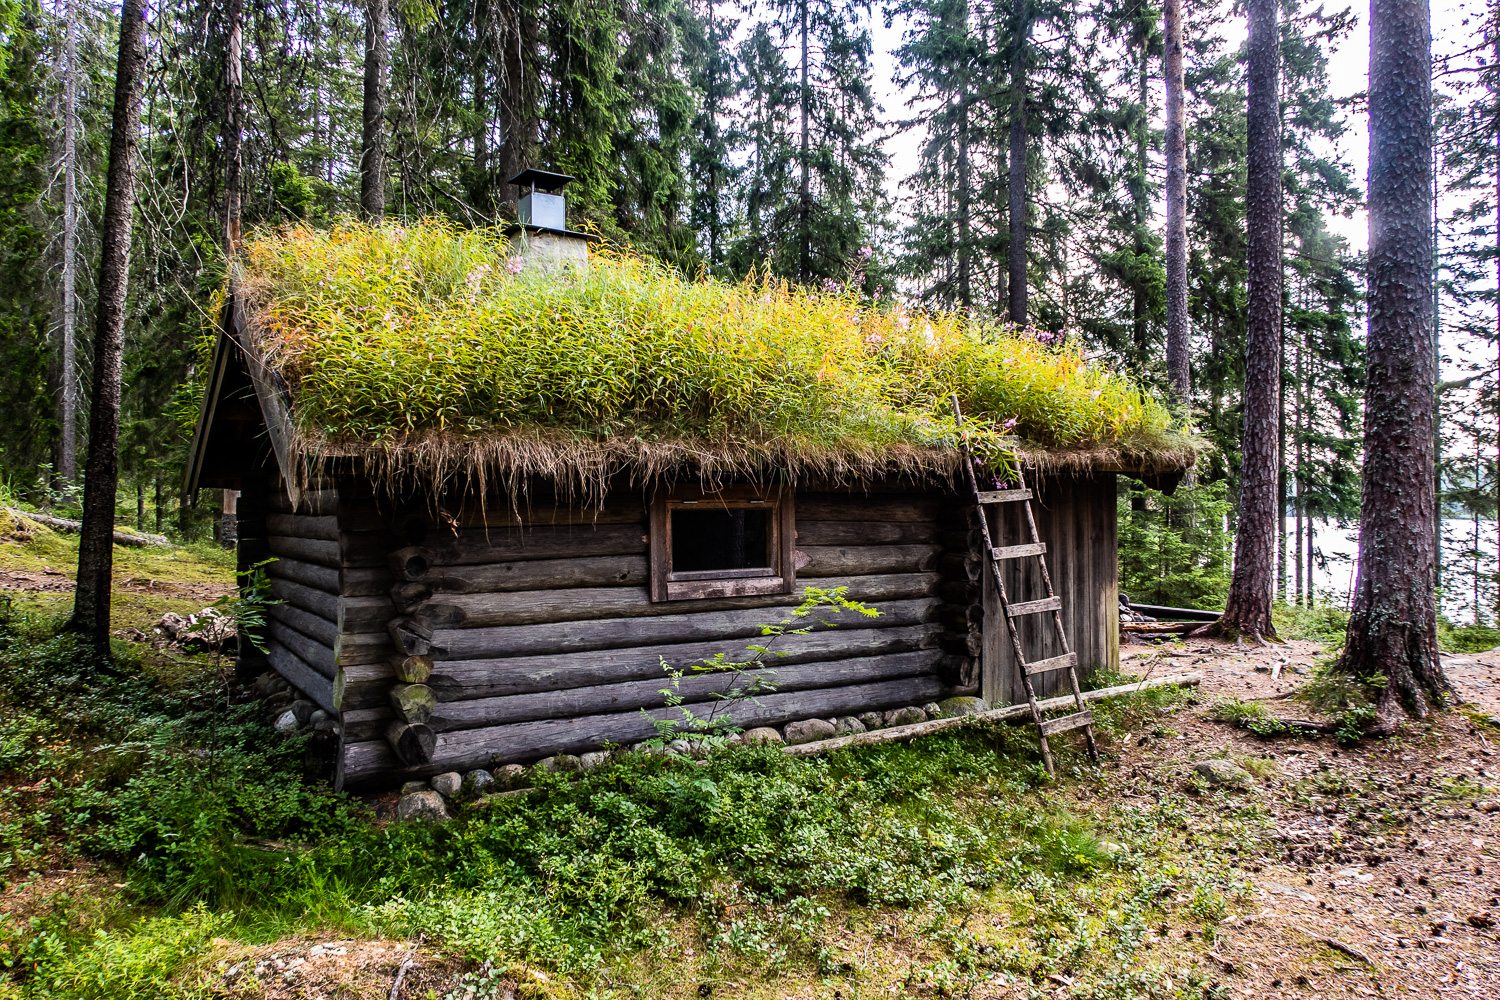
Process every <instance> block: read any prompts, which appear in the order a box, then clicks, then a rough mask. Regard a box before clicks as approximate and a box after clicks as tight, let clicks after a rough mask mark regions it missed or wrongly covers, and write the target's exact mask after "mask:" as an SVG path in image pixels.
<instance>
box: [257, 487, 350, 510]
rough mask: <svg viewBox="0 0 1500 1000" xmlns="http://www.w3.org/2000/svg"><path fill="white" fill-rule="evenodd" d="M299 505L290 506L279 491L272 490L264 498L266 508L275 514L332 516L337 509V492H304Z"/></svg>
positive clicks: (328, 490) (290, 501) (290, 503)
mask: <svg viewBox="0 0 1500 1000" xmlns="http://www.w3.org/2000/svg"><path fill="white" fill-rule="evenodd" d="M301 500H302V502H301V504H299V505H298V506H297V507H295V508H294V507H293V506H292V500H291V498H290V497H289V496H287V495H286V494H285V493H284V492H282V491H281V490H272V491H271V492H270V494H269V495H268V496H267V497H266V508H267V509H268V510H270V511H273V512H274V513H277V514H312V515H323V514H332V513H333V512H334V511H335V510H337V509H338V503H339V494H338V491H337V490H332V489H327V490H304V491H303V493H302V497H301Z"/></svg>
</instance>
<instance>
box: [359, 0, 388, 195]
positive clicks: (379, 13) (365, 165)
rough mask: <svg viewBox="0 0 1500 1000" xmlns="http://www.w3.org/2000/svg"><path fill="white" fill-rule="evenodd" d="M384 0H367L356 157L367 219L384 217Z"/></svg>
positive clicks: (385, 46)
mask: <svg viewBox="0 0 1500 1000" xmlns="http://www.w3.org/2000/svg"><path fill="white" fill-rule="evenodd" d="M389 36H390V9H389V7H388V6H387V0H366V5H365V87H364V99H365V101H364V130H363V142H362V143H361V146H360V158H359V209H360V214H361V215H363V216H364V218H365V220H366V221H368V222H379V221H380V220H382V219H384V218H385V78H386V67H387V65H388V64H389V62H390V48H389V46H390V42H389Z"/></svg>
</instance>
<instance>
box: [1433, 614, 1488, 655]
mask: <svg viewBox="0 0 1500 1000" xmlns="http://www.w3.org/2000/svg"><path fill="white" fill-rule="evenodd" d="M1496 646H1500V628H1495V627H1493V626H1490V625H1482V624H1479V623H1475V624H1472V625H1454V624H1452V623H1450V622H1449V621H1448V619H1446V618H1442V617H1440V618H1438V648H1439V649H1441V650H1442V651H1443V652H1445V653H1483V652H1486V651H1488V650H1491V649H1494V648H1495V647H1496Z"/></svg>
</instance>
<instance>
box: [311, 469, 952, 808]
mask: <svg viewBox="0 0 1500 1000" xmlns="http://www.w3.org/2000/svg"><path fill="white" fill-rule="evenodd" d="M647 512H648V504H647V498H646V497H645V496H643V495H642V494H641V493H640V491H639V490H637V491H635V492H634V493H631V492H628V491H621V492H620V493H619V494H617V495H612V496H611V497H610V498H609V499H608V500H607V501H606V503H605V505H604V507H603V509H602V510H598V511H594V510H586V509H577V508H574V507H572V506H570V505H567V504H553V505H550V506H549V505H548V504H547V503H546V501H545V500H544V499H541V500H534V501H532V503H531V505H530V506H529V507H528V508H527V509H525V510H524V511H522V512H519V516H518V512H517V511H515V510H510V509H506V508H505V507H503V506H498V507H492V508H490V509H487V510H484V511H479V510H476V509H466V510H461V511H457V512H446V514H445V515H444V516H443V517H442V518H439V519H436V520H437V521H439V522H441V523H434V520H435V519H433V518H431V517H424V516H423V515H421V514H420V513H403V514H400V515H397V516H396V517H395V518H394V520H393V523H394V536H395V543H396V545H395V547H394V548H393V549H392V550H391V552H390V559H389V567H390V570H391V574H392V578H393V584H392V587H391V596H392V600H393V604H394V608H395V610H396V613H397V617H396V618H394V619H393V620H392V622H391V628H390V629H389V636H390V638H391V639H393V640H394V641H395V642H396V643H397V644H398V645H399V647H400V649H399V651H398V653H397V655H396V656H394V657H393V656H389V655H385V656H375V655H364V654H363V653H360V654H357V655H354V656H350V655H344V654H345V653H346V651H347V644H348V640H349V638H351V637H349V636H344V635H341V636H340V637H339V638H340V641H341V642H342V643H344V644H345V645H344V646H341V647H340V648H339V650H337V652H338V653H339V654H340V655H339V667H340V673H339V684H338V689H337V693H336V695H335V697H336V698H337V699H338V702H339V704H340V706H341V707H342V709H343V720H344V739H345V744H346V749H345V775H346V780H347V781H348V782H349V784H350V785H354V786H358V785H371V784H383V783H389V782H392V781H396V780H403V779H406V778H408V777H413V776H420V775H428V774H434V773H438V772H441V771H445V770H463V769H466V768H473V767H486V766H489V765H491V764H492V763H495V762H505V761H529V760H536V759H538V758H541V757H545V756H550V755H552V754H556V753H564V752H569V753H576V752H580V751H584V750H590V749H596V748H598V747H600V746H601V745H603V744H605V743H606V742H612V743H622V744H628V743H633V742H637V741H639V740H642V739H646V738H648V737H650V736H653V735H655V730H654V729H653V728H652V726H651V724H650V721H649V720H648V719H647V718H646V717H644V716H643V715H642V710H643V709H644V710H646V711H648V712H653V713H655V714H656V716H657V717H662V716H663V715H664V713H666V712H667V711H668V710H667V709H664V708H663V704H664V701H663V697H662V695H661V690H662V688H664V687H666V686H667V684H668V677H667V675H666V673H665V672H664V669H663V661H665V662H666V663H667V664H669V665H671V666H672V667H675V668H679V669H683V668H688V667H690V666H691V665H692V664H694V663H697V662H699V661H700V660H703V659H705V658H708V657H711V656H713V655H714V654H716V653H724V654H726V655H728V656H731V657H737V658H746V657H749V656H750V655H751V654H749V653H747V652H746V648H745V647H746V646H747V645H751V644H757V643H761V642H763V641H764V639H763V637H762V634H761V628H762V626H763V625H765V624H767V623H774V622H778V621H781V620H782V619H783V618H785V617H786V616H787V615H788V613H789V611H790V610H791V608H792V607H794V606H795V605H796V604H797V600H796V598H795V597H794V596H793V595H782V594H774V595H760V596H748V597H729V598H713V599H705V600H691V601H662V602H653V601H652V600H651V599H650V596H649V593H648V589H647V582H648V579H647V574H648V571H649V565H648V535H647V532H648V526H647ZM962 518H963V512H962V507H961V505H960V504H959V503H958V501H957V500H955V499H949V498H943V497H940V496H938V495H937V494H935V493H931V492H918V491H915V490H913V489H912V488H911V487H906V488H905V489H900V488H893V487H887V488H882V489H876V490H873V491H870V492H857V493H849V492H833V491H825V492H815V491H799V493H798V495H797V518H796V531H797V539H796V542H797V545H796V547H797V554H796V560H797V564H798V571H797V577H798V588H799V592H800V589H801V588H802V587H804V586H818V587H824V588H831V587H836V586H843V587H847V588H848V595H849V597H850V598H852V599H854V600H859V601H864V602H866V603H869V604H872V605H874V606H875V607H876V608H878V609H879V610H880V611H881V615H880V616H879V617H877V618H862V617H860V616H857V615H841V616H839V619H838V620H839V621H840V624H839V626H838V627H836V628H834V629H827V630H823V629H820V630H819V631H817V632H814V633H812V634H809V635H806V636H789V637H787V638H785V639H783V640H780V641H779V642H777V643H776V644H774V645H773V647H772V648H773V649H775V650H777V651H778V652H781V653H783V654H784V655H782V656H771V657H768V658H763V666H762V667H761V668H759V669H758V670H755V671H752V672H751V675H750V677H751V678H754V677H757V676H758V677H760V678H762V679H764V680H765V681H768V682H770V683H772V684H774V685H775V686H774V689H773V693H768V694H762V695H760V696H759V697H758V698H757V699H756V700H755V701H753V702H747V701H740V702H737V703H736V704H735V705H734V706H732V707H731V708H727V709H726V705H725V702H724V701H722V700H721V699H717V698H716V697H715V695H719V694H723V693H725V690H726V689H727V687H728V685H729V684H730V683H731V682H732V681H733V677H732V676H731V675H725V674H719V675H696V676H695V675H692V674H691V673H689V674H688V675H687V676H685V677H684V678H683V679H682V681H681V683H680V687H679V692H678V693H679V694H680V695H681V696H682V697H683V699H684V703H685V704H684V707H686V708H688V709H689V710H690V711H692V712H693V713H694V714H695V715H697V716H700V717H702V716H706V715H709V714H714V713H717V714H719V715H722V714H724V713H725V712H726V711H728V712H731V713H732V716H733V719H734V722H735V723H736V724H737V725H740V726H754V725H778V724H781V723H785V722H790V721H793V720H796V719H805V718H811V717H824V718H826V717H830V716H835V715H849V714H858V713H859V712H863V711H870V710H878V709H885V708H895V707H900V706H902V705H911V704H921V703H923V702H927V701H932V700H936V699H939V698H942V697H946V696H948V695H950V694H954V693H960V692H977V690H978V687H977V678H978V670H977V656H978V647H977V644H976V643H972V642H971V641H970V640H969V637H968V634H967V624H966V622H967V617H968V605H969V604H971V603H973V601H974V600H977V598H974V597H971V595H967V594H963V593H960V594H957V595H953V594H948V595H946V596H945V583H946V582H947V581H946V580H945V577H944V572H943V569H942V564H943V563H944V560H945V557H947V556H950V555H952V553H949V552H948V551H947V549H945V538H944V536H945V535H949V536H951V535H953V534H954V533H953V532H952V531H951V530H950V529H951V528H953V527H954V526H960V527H961V525H962V523H963V521H962ZM958 535H959V536H960V541H961V542H962V541H963V539H962V537H961V536H962V532H961V531H960V532H958ZM950 561H951V560H950ZM959 562H960V563H961V562H962V559H961V558H960V560H959ZM310 572H311V571H310ZM310 572H309V573H308V574H305V576H307V578H308V579H310V578H311V575H310ZM298 582H303V581H300V580H299V581H298ZM955 597H956V599H957V603H955V601H954V598H955ZM954 622H957V623H958V625H957V626H956V627H955V626H954V625H953V623H954ZM406 657H411V658H412V661H411V662H412V663H420V665H421V666H420V671H421V683H420V685H418V686H419V687H421V688H425V689H426V690H427V691H430V692H431V697H432V699H433V700H434V701H435V705H433V706H430V707H429V706H428V705H426V704H425V702H423V701H422V700H420V699H425V698H426V697H427V695H426V694H425V693H421V692H418V694H419V696H420V697H419V700H418V701H416V702H414V703H412V704H410V705H407V704H405V702H404V701H403V700H404V699H407V698H408V697H409V695H410V694H411V691H410V685H409V684H408V683H406V682H407V681H409V680H410V676H409V671H408V670H407V668H405V667H403V663H404V662H405V658H406ZM402 675H408V676H402ZM741 682H742V683H743V682H744V681H743V679H742V680H741ZM393 692H394V693H395V696H394V697H393ZM398 702H401V704H398ZM408 710H410V711H408ZM408 724H413V725H416V726H419V727H421V728H422V729H424V730H425V731H429V732H430V734H431V737H430V738H431V751H430V754H431V759H430V760H427V761H417V762H410V761H405V762H404V761H403V760H402V759H401V758H400V757H399V755H398V751H397V750H396V749H393V747H396V746H400V747H403V748H405V749H407V750H410V751H412V752H414V753H417V754H421V753H424V752H426V751H425V749H424V745H423V744H422V743H421V742H420V740H418V739H417V738H416V737H414V736H412V734H411V733H410V732H404V731H403V732H400V733H398V732H395V731H394V730H393V728H392V727H393V725H394V726H403V725H408Z"/></svg>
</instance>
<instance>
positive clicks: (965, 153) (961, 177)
mask: <svg viewBox="0 0 1500 1000" xmlns="http://www.w3.org/2000/svg"><path fill="white" fill-rule="evenodd" d="M964 88H965V92H964V93H963V94H962V95H960V97H959V101H960V105H959V112H958V306H959V308H960V309H962V310H963V311H964V312H965V313H967V312H968V311H969V309H970V307H971V306H972V305H973V302H974V300H973V295H972V292H971V290H970V277H969V267H970V258H969V255H970V246H971V243H970V235H969V225H970V219H969V198H970V185H971V179H970V171H969V95H968V92H967V89H968V85H967V83H965V84H964Z"/></svg>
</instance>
